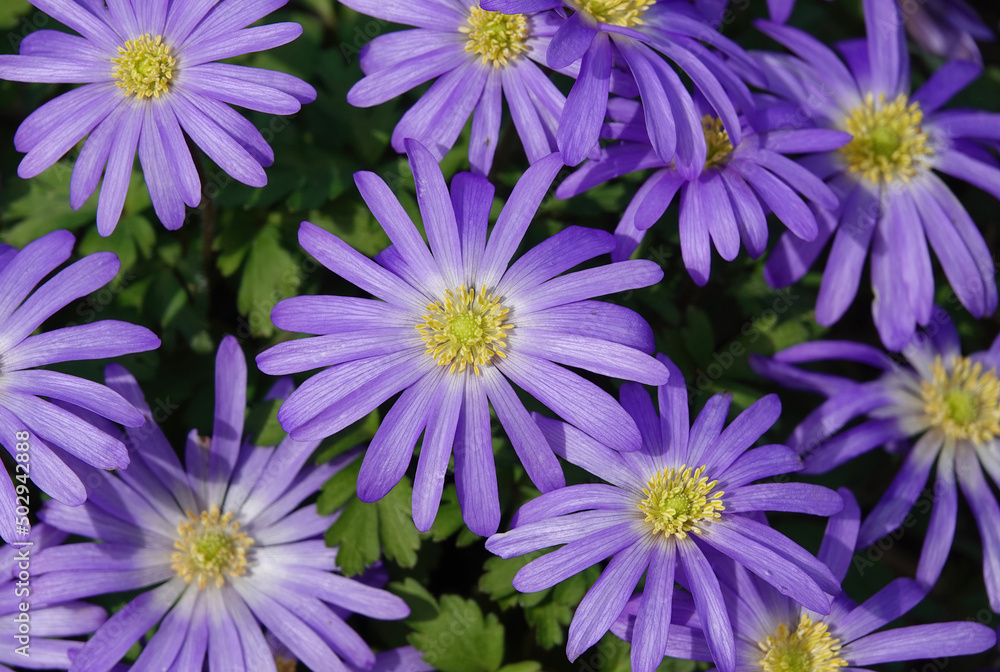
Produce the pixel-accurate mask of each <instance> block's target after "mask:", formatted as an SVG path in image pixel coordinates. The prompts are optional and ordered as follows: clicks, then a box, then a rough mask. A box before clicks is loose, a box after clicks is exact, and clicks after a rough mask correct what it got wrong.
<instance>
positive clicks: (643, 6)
mask: <svg viewBox="0 0 1000 672" xmlns="http://www.w3.org/2000/svg"><path fill="white" fill-rule="evenodd" d="M573 4H574V5H576V7H577V9H579V10H581V11H584V12H587V14H590V15H591V16H592V17H594V18H595V19H597V20H598V21H600V22H601V23H610V24H611V25H613V26H628V27H631V26H637V25H640V24H642V15H643V14H644V13H645V12H646V10H647V9H649V8H650V7H652V6H653V5H655V4H656V0H573Z"/></svg>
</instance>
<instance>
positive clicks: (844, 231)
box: [758, 0, 1000, 350]
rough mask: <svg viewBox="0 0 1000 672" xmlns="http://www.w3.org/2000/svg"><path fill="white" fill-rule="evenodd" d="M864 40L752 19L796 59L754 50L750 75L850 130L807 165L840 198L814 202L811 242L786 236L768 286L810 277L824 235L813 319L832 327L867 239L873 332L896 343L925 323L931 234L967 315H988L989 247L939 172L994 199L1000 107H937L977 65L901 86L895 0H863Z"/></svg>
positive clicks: (850, 293) (849, 297) (794, 110)
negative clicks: (756, 57)
mask: <svg viewBox="0 0 1000 672" xmlns="http://www.w3.org/2000/svg"><path fill="white" fill-rule="evenodd" d="M864 6H865V20H866V22H867V26H868V39H867V42H865V41H852V42H848V43H845V44H842V45H841V46H840V49H841V52H842V53H843V54H844V58H845V60H846V62H847V65H846V66H845V65H844V62H843V61H841V60H840V59H839V58H838V57H837V56H836V55H835V54H834V52H833V51H832V50H830V49H829V48H828V47H826V46H825V45H823V44H822V43H820V42H819V41H817V40H816V39H815V38H813V37H812V36H810V35H808V34H806V33H803V32H802V31H800V30H797V29H795V28H790V27H787V26H780V25H776V24H772V23H767V22H763V23H761V24H759V25H760V28H761V30H763V31H764V32H765V33H767V34H768V35H770V36H771V37H773V38H774V39H775V40H777V41H779V42H781V43H782V44H784V45H785V46H786V47H788V48H789V49H791V50H792V51H793V52H795V53H796V54H797V56H798V57H791V56H784V55H780V54H763V55H761V58H760V60H761V62H762V63H763V66H762V67H763V69H764V71H765V72H766V73H767V77H766V79H765V81H761V82H758V83H759V84H760V86H762V87H764V88H768V89H770V90H772V91H774V92H775V93H777V94H778V95H779V96H781V97H782V98H783V99H785V100H786V101H788V103H789V114H794V115H796V116H799V115H803V114H805V115H807V116H809V117H811V119H812V120H814V121H815V122H816V123H817V124H818V125H819V126H823V127H828V128H835V129H838V130H844V131H847V132H849V133H851V134H852V135H853V136H854V139H853V140H852V141H851V142H850V143H849V144H847V145H845V146H844V147H842V148H840V149H838V150H835V151H832V152H829V153H828V154H824V155H817V156H815V157H808V158H807V159H804V160H803V164H804V165H806V166H807V167H809V168H810V169H812V170H813V171H814V172H816V173H817V174H818V175H819V176H820V177H822V178H824V179H826V180H828V182H829V184H830V186H831V188H832V189H833V190H834V191H835V192H836V193H837V194H838V195H839V196H840V197H841V203H842V206H841V208H840V210H839V211H837V212H836V213H834V214H832V215H831V214H827V213H822V216H820V215H821V213H820V212H818V211H817V213H816V214H817V220H818V223H819V235H817V236H816V238H815V240H813V241H810V242H807V241H804V240H802V239H801V238H799V237H797V236H794V235H789V234H785V235H784V236H783V237H782V239H781V241H780V242H779V244H778V247H777V248H776V249H775V251H774V253H772V254H771V256H770V259H769V260H768V263H767V266H766V268H765V274H766V277H767V279H768V281H769V282H770V283H771V285H772V286H774V287H784V286H786V285H789V284H791V283H793V282H795V281H796V280H798V279H800V278H801V277H802V276H803V275H805V273H806V271H807V270H808V269H809V267H810V266H812V264H813V262H814V261H815V260H816V258H817V257H818V256H819V255H820V253H821V252H822V251H823V248H825V247H826V245H827V243H828V242H830V241H831V239H832V240H833V243H832V246H831V250H830V255H829V258H828V260H827V264H826V270H825V272H824V274H823V282H822V286H821V287H820V292H819V298H818V299H817V302H816V320H817V321H818V322H819V323H820V324H823V325H831V324H833V323H834V322H836V321H837V320H839V319H840V317H841V316H842V315H843V314H844V312H845V311H846V310H847V308H848V307H849V306H850V305H851V303H852V302H853V301H854V298H855V296H856V295H857V290H858V285H859V283H860V280H861V271H862V269H863V267H864V265H865V259H866V257H867V256H868V252H869V248H870V249H871V277H872V289H873V290H874V293H875V300H874V303H873V304H872V313H873V316H874V321H875V326H876V327H877V329H878V332H879V336H880V337H881V338H882V342H883V343H884V344H885V345H886V347H888V348H889V349H890V350H899V349H901V348H902V347H903V346H905V345H906V344H907V343H908V342H909V340H910V338H911V337H912V336H913V333H914V330H915V329H916V326H917V325H918V324H920V325H926V324H928V322H929V320H930V317H931V312H932V308H933V301H934V272H933V269H932V267H931V257H930V254H929V251H928V247H927V246H928V243H930V246H931V248H932V249H933V250H934V252H935V254H936V255H937V258H938V260H939V261H940V262H941V266H942V268H943V269H944V272H945V275H946V276H947V278H948V280H949V282H950V283H951V286H952V288H953V289H954V291H955V293H956V295H957V296H958V298H959V299H960V300H961V302H962V304H963V305H964V306H965V307H966V308H968V309H969V311H970V312H971V313H972V314H973V315H975V316H976V317H983V316H985V315H989V314H991V313H993V311H994V310H995V309H996V306H997V286H996V280H995V276H996V273H995V269H994V262H993V257H992V255H991V254H990V251H989V249H987V246H986V243H985V241H984V240H983V237H982V234H981V233H980V232H979V230H978V229H977V228H976V225H975V223H974V222H973V221H972V219H971V218H970V217H969V215H968V213H967V212H966V211H965V208H964V207H963V206H962V204H961V203H960V202H959V200H958V199H957V198H956V197H955V195H954V194H953V193H952V192H951V189H949V188H948V186H947V185H946V184H945V183H944V182H943V181H942V180H941V178H940V177H938V176H937V174H936V171H940V172H943V173H946V174H948V175H950V176H952V177H955V178H958V179H960V180H964V181H966V182H969V183H970V184H973V185H975V186H978V187H980V188H981V189H984V190H986V191H988V192H989V193H991V194H993V195H994V196H996V197H998V198H1000V169H998V168H997V166H996V164H995V162H994V161H993V159H992V158H991V157H990V156H989V155H988V153H987V152H986V151H985V150H984V149H983V148H982V147H981V146H980V145H978V144H977V143H976V141H977V140H980V141H988V140H991V139H996V138H1000V115H997V114H993V113H987V112H981V111H978V110H950V111H944V112H942V111H940V108H941V106H942V105H944V104H945V103H946V102H947V101H948V100H949V99H951V97H952V96H954V95H955V94H956V93H957V92H958V91H960V90H962V89H963V88H964V87H965V86H966V85H968V84H969V83H970V82H971V81H972V80H973V79H975V78H976V77H977V76H978V75H979V73H980V69H979V68H978V67H977V66H976V65H974V64H971V63H968V62H965V61H952V62H950V63H947V64H945V65H944V66H943V67H942V68H941V69H939V70H938V71H937V72H936V73H935V74H934V75H933V76H932V77H931V78H930V79H929V80H928V81H927V82H926V83H925V84H924V85H923V86H922V87H921V88H920V89H919V90H917V92H916V93H915V94H913V95H912V96H910V93H909V91H910V66H909V57H908V54H907V50H906V41H905V39H904V36H903V29H902V21H901V19H900V15H899V8H898V7H897V5H896V3H895V2H894V0H865V2H864Z"/></svg>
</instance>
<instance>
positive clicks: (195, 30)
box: [0, 0, 316, 236]
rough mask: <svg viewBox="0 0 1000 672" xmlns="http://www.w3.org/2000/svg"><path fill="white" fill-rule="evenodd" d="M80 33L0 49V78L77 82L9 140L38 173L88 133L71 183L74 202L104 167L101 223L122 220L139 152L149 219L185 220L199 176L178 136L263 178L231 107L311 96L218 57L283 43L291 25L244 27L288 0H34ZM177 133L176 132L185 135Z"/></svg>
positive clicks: (247, 128)
mask: <svg viewBox="0 0 1000 672" xmlns="http://www.w3.org/2000/svg"><path fill="white" fill-rule="evenodd" d="M32 4H34V5H35V6H36V7H37V8H38V9H40V10H42V11H44V12H46V13H47V14H49V15H50V16H52V17H53V18H55V19H56V20H58V21H59V22H61V23H63V24H65V25H66V26H67V27H69V28H71V29H73V30H75V31H76V32H78V33H79V34H80V35H72V34H69V33H64V32H61V31H56V30H37V31H35V32H32V33H30V34H29V35H28V36H27V37H25V38H24V39H23V40H22V41H21V44H20V52H19V55H9V56H8V55H0V78H2V79H9V80H13V81H17V82H53V83H82V84H84V86H81V87H79V88H77V89H73V90H72V91H70V92H69V93H66V94H64V95H61V96H59V97H58V98H56V99H55V100H52V101H50V102H48V103H46V104H45V105H43V106H42V107H40V108H39V109H38V110H36V111H35V112H33V113H32V114H31V116H29V117H28V118H27V119H26V120H25V122H24V123H23V124H21V127H20V128H19V129H18V131H17V134H16V135H15V136H14V147H15V148H16V149H17V150H18V151H19V152H25V153H26V154H27V156H25V157H24V160H23V161H21V165H20V166H19V167H18V175H20V176H21V177H22V178H24V179H28V178H31V177H34V176H36V175H38V174H39V173H41V172H42V171H43V170H45V169H46V168H48V167H49V166H51V165H52V164H53V163H55V162H56V161H58V160H59V158H60V157H62V156H63V155H64V154H66V152H68V151H69V150H70V149H72V148H73V147H74V146H75V145H76V144H77V143H78V142H80V141H81V140H83V139H84V138H86V141H85V142H84V144H83V148H82V149H81V150H80V155H79V157H77V160H76V165H75V166H74V168H73V176H72V179H71V181H70V204H71V205H72V206H73V208H74V209H76V208H79V207H80V206H82V205H83V204H84V202H85V201H86V200H87V199H88V198H89V197H90V195H91V194H93V193H94V190H95V189H96V188H97V183H98V181H100V179H101V173H102V172H103V173H104V184H103V186H102V188H101V196H100V201H99V203H98V207H97V229H98V231H99V232H100V233H101V235H102V236H107V235H110V234H111V232H112V231H114V229H115V226H116V225H117V224H118V219H119V218H120V217H121V213H122V208H123V207H124V204H125V196H126V194H127V192H128V186H129V181H130V178H131V176H132V164H133V162H134V160H135V154H136V150H138V152H139V162H140V164H141V165H142V169H143V177H144V178H145V180H146V185H147V188H148V189H149V195H150V197H151V198H152V200H153V208H154V210H156V215H157V216H158V217H159V218H160V221H162V222H163V225H164V226H166V227H167V228H168V229H177V228H180V226H181V225H182V224H183V223H184V214H185V209H184V206H185V204H187V205H189V206H191V207H196V206H197V205H198V204H199V203H201V180H200V178H199V177H198V171H197V169H196V168H195V162H194V160H193V158H192V157H191V152H190V150H189V149H188V145H187V141H186V139H185V137H184V134H185V133H186V134H187V135H188V136H189V137H190V138H191V140H192V141H193V142H194V144H196V145H198V146H199V147H200V148H201V149H202V150H203V151H204V152H205V153H206V154H207V155H208V156H209V157H210V158H211V159H212V160H213V161H215V163H217V164H218V165H219V167H220V168H222V169H223V170H224V171H226V172H227V173H228V174H229V175H231V176H233V177H234V178H236V179H237V180H239V181H240V182H243V183H244V184H248V185H250V186H253V187H262V186H264V184H266V183H267V176H266V175H265V174H264V168H263V167H264V166H269V165H271V163H272V162H273V161H274V153H273V152H272V151H271V148H270V147H269V146H268V145H267V143H266V142H265V141H264V138H263V137H262V136H261V134H260V132H259V131H257V129H256V128H255V127H254V125H253V124H251V123H250V122H249V121H247V120H246V119H245V118H244V117H242V116H241V115H240V114H238V113H237V112H235V111H234V110H232V109H231V108H230V107H229V106H228V105H227V103H228V104H232V105H238V106H240V107H245V108H247V109H251V110H258V111H260V112H267V113H270V114H282V115H285V114H294V113H296V112H298V111H299V108H300V106H301V103H305V102H309V101H312V100H313V99H315V97H316V91H315V90H314V89H313V88H312V87H311V86H309V85H308V84H306V83H305V82H303V81H302V80H300V79H298V78H296V77H292V76H290V75H286V74H283V73H280V72H273V71H270V70H261V69H258V68H248V67H244V66H239V65H231V64H228V63H215V62H213V61H218V60H222V59H226V58H231V57H233V56H239V55H241V54H247V53H250V52H254V51H264V50H267V49H272V48H274V47H277V46H280V45H282V44H285V43H287V42H291V41H292V40H294V39H295V38H296V37H298V36H299V35H300V34H301V33H302V27H301V26H299V25H298V24H295V23H276V24H273V25H269V26H256V27H252V28H247V26H250V25H251V24H253V23H255V22H257V21H259V20H260V19H262V18H263V17H265V16H267V15H268V14H269V13H271V12H272V11H274V10H275V9H277V8H278V7H280V6H281V5H283V4H284V0H277V1H276V2H246V1H245V0H223V1H222V2H215V1H212V2H205V1H204V0H141V1H138V2H135V1H134V0H108V2H107V3H104V2H99V1H97V0H32ZM181 129H183V132H182V130H181Z"/></svg>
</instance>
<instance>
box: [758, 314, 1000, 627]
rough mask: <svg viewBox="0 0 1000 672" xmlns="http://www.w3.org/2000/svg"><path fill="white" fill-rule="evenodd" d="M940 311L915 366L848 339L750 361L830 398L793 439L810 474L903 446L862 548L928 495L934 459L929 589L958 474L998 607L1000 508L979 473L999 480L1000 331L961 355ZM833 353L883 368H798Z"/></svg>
mask: <svg viewBox="0 0 1000 672" xmlns="http://www.w3.org/2000/svg"><path fill="white" fill-rule="evenodd" d="M935 317H936V319H935V321H934V323H933V330H929V331H928V332H927V333H926V334H925V333H918V334H917V335H916V336H914V338H913V340H912V341H911V342H910V344H909V346H907V348H906V349H904V350H903V355H904V356H905V358H906V360H907V361H908V362H909V366H905V365H898V364H896V363H895V362H894V361H893V360H892V359H890V358H889V357H888V356H887V355H886V354H885V353H883V352H881V351H880V350H877V349H876V348H873V347H871V346H868V345H864V344H861V343H852V342H846V341H816V342H813V343H803V344H800V345H796V346H792V347H791V348H788V349H786V350H783V351H781V352H779V353H777V354H776V355H775V356H774V358H773V359H764V358H755V359H753V360H752V361H751V363H752V365H753V367H754V369H755V370H756V371H757V372H758V373H760V374H761V375H764V376H766V377H768V378H771V379H772V380H776V381H778V382H779V383H781V384H783V385H785V386H787V387H790V388H793V389H798V390H808V391H811V392H818V393H820V394H822V395H824V396H826V397H828V399H827V400H826V401H825V402H823V403H822V404H821V405H820V406H818V407H817V408H816V410H815V411H813V412H812V413H810V414H809V416H808V417H807V418H806V419H805V420H804V421H803V422H802V424H800V425H799V426H798V427H796V428H795V431H794V432H793V433H792V436H791V437H790V439H789V441H788V443H789V445H790V446H791V447H792V448H794V449H795V450H796V451H797V452H798V453H799V454H800V455H802V456H803V459H804V460H805V464H806V469H805V473H812V474H816V473H824V472H826V471H829V470H830V469H833V468H834V467H837V466H839V465H841V464H843V463H844V462H847V461H848V460H850V459H852V458H854V457H856V456H858V455H861V454H863V453H865V452H867V451H869V450H871V449H873V448H876V447H878V446H887V447H894V448H899V449H900V452H901V453H902V455H903V463H902V466H901V467H900V469H899V472H898V473H897V474H896V477H895V478H894V479H893V481H892V483H891V485H890V486H889V489H888V490H887V491H886V492H885V494H884V495H883V496H882V499H881V501H879V503H878V505H876V507H875V508H874V509H873V510H872V511H871V513H869V514H868V517H867V518H866V519H865V522H864V525H862V527H861V533H860V538H859V539H858V545H859V548H864V547H866V546H869V545H870V544H872V543H874V542H876V541H878V540H879V539H881V538H882V537H883V536H885V535H887V534H889V533H890V532H892V531H893V530H895V529H897V528H898V527H899V526H900V525H901V524H902V523H903V521H904V520H905V518H906V516H907V514H908V513H909V512H910V509H912V508H913V506H914V503H915V502H916V501H917V499H918V498H921V497H923V498H928V497H929V496H930V494H931V493H930V491H928V492H924V487H925V485H926V483H927V479H928V477H929V476H930V473H931V469H932V468H933V467H934V463H935V462H936V463H937V476H936V478H935V482H934V487H933V490H932V492H933V500H934V508H933V511H932V513H931V518H930V523H929V527H928V529H927V536H926V538H925V540H924V547H923V550H922V552H921V554H920V564H919V567H918V569H917V579H918V580H919V581H921V582H923V583H925V584H927V585H928V586H931V585H933V584H934V583H935V582H936V581H937V579H938V577H939V576H940V574H941V569H942V567H943V566H944V563H945V559H946V558H947V557H948V553H949V551H950V549H951V545H952V540H953V539H954V536H955V520H956V516H957V515H958V492H957V488H956V479H957V482H958V485H959V486H961V488H962V491H963V492H964V493H965V497H966V499H967V500H968V502H969V505H970V506H971V508H972V512H973V514H974V516H975V519H976V522H977V524H978V525H979V532H980V536H981V538H982V543H983V552H984V553H983V556H984V557H983V575H984V578H985V580H986V590H987V593H989V596H990V605H991V606H992V607H993V610H994V611H1000V572H998V571H997V568H998V567H1000V507H998V506H997V501H996V497H995V496H994V495H993V493H992V491H991V490H990V486H989V484H988V483H987V481H986V479H985V478H984V476H983V468H985V469H986V472H987V473H988V474H989V475H990V478H992V479H993V481H994V482H995V483H997V484H998V485H1000V379H998V369H1000V337H998V338H997V340H995V341H994V342H993V347H992V348H991V349H990V350H988V351H985V352H978V353H975V354H973V355H969V356H967V357H963V356H962V351H961V345H960V342H959V338H958V332H957V331H956V330H955V327H954V325H953V324H952V323H951V321H950V320H949V319H948V318H947V315H946V314H945V313H944V311H942V310H940V309H939V310H938V312H937V314H936V315H935ZM827 360H839V361H853V362H858V363H861V364H865V365H868V366H871V367H874V368H875V369H877V370H878V371H880V375H879V376H878V377H877V378H875V379H874V380H871V381H868V382H860V383H859V382H856V381H854V380H851V379H848V378H844V377H842V376H839V375H833V374H826V373H816V372H812V371H808V370H805V369H800V368H798V367H797V366H796V365H798V364H804V363H808V362H814V361H827ZM855 420H858V421H859V422H857V423H856V424H854V425H853V426H850V427H848V423H851V422H853V421H855ZM980 465H981V466H980Z"/></svg>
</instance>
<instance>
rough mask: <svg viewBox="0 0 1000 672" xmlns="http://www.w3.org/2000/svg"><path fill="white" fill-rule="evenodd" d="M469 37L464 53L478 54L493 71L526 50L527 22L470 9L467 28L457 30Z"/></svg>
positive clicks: (511, 15)
mask: <svg viewBox="0 0 1000 672" xmlns="http://www.w3.org/2000/svg"><path fill="white" fill-rule="evenodd" d="M459 31H460V32H463V33H467V34H468V35H469V41H468V42H466V43H465V50H466V51H471V52H473V53H475V54H479V55H480V56H482V57H483V63H489V62H490V61H492V62H493V67H495V68H499V67H500V66H501V65H507V64H508V63H510V61H512V60H514V59H515V58H517V57H518V56H519V55H520V54H521V53H522V52H525V51H527V50H528V47H527V46H526V45H525V42H526V41H527V39H528V20H527V17H525V15H524V14H503V13H501V12H490V11H487V10H485V9H480V8H479V7H473V8H472V11H471V12H470V13H469V25H468V26H463V27H462V28H459Z"/></svg>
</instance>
